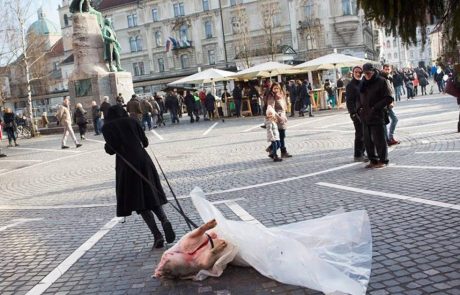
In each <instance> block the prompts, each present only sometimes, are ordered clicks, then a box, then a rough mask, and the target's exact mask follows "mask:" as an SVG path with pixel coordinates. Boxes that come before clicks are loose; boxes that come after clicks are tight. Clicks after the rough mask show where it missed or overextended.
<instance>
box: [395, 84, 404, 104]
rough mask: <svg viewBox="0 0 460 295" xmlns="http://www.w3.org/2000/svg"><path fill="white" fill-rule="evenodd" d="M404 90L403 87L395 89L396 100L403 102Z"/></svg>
mask: <svg viewBox="0 0 460 295" xmlns="http://www.w3.org/2000/svg"><path fill="white" fill-rule="evenodd" d="M403 89H404V88H403V86H402V85H400V86H396V87H395V100H396V101H401V95H402V91H403Z"/></svg>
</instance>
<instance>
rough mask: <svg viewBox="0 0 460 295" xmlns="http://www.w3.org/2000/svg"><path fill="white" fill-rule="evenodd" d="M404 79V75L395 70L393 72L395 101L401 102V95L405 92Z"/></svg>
mask: <svg viewBox="0 0 460 295" xmlns="http://www.w3.org/2000/svg"><path fill="white" fill-rule="evenodd" d="M403 86H404V77H403V74H402V73H401V72H400V71H399V70H397V69H395V70H394V72H393V87H394V89H395V101H401V95H402V92H403V89H404V88H403Z"/></svg>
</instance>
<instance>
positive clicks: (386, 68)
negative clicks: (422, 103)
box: [382, 64, 401, 146]
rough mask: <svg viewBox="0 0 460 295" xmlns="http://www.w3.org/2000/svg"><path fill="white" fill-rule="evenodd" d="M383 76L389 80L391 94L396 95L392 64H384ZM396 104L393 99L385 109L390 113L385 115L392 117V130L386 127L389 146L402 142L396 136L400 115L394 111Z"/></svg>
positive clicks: (386, 138)
mask: <svg viewBox="0 0 460 295" xmlns="http://www.w3.org/2000/svg"><path fill="white" fill-rule="evenodd" d="M382 77H383V78H385V80H387V83H388V87H389V89H390V92H391V96H392V97H394V96H395V89H394V87H393V77H392V75H391V66H390V65H389V64H384V65H383V70H382ZM394 105H395V102H394V101H393V102H392V103H390V104H389V105H388V107H387V108H386V109H384V112H387V113H388V114H384V115H388V118H389V119H390V130H387V128H386V127H385V140H386V141H387V144H388V146H392V145H395V144H400V143H401V142H400V141H399V140H396V139H395V138H394V133H395V129H396V125H397V124H398V117H397V116H396V113H395V112H394ZM384 119H386V118H384ZM385 123H386V122H385ZM387 125H388V124H387Z"/></svg>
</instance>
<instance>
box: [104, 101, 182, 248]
mask: <svg viewBox="0 0 460 295" xmlns="http://www.w3.org/2000/svg"><path fill="white" fill-rule="evenodd" d="M102 134H103V135H104V139H105V141H106V144H105V151H106V152H107V153H108V154H109V155H113V154H115V153H117V156H116V168H115V170H116V193H117V216H129V215H131V213H132V212H133V211H136V212H137V213H138V214H140V215H141V216H142V218H143V219H144V221H145V223H146V224H147V226H148V227H149V228H150V231H151V232H152V234H153V237H154V247H155V248H161V247H163V244H164V239H163V235H162V234H161V232H160V230H159V229H158V227H157V225H156V223H155V219H154V217H153V214H152V211H153V212H154V213H155V215H156V216H157V217H158V219H159V220H160V222H161V224H162V227H163V230H164V233H165V236H166V242H168V243H172V242H173V241H174V240H175V238H176V235H175V233H174V231H173V229H172V226H171V223H170V222H169V220H168V218H167V217H166V214H165V212H164V210H163V208H162V206H163V205H164V204H166V203H167V202H168V201H167V199H166V195H165V193H164V191H163V187H162V186H161V182H160V178H159V176H158V173H157V170H156V168H155V166H154V164H153V162H152V159H151V158H150V156H149V155H148V154H147V152H146V151H145V149H144V148H145V147H147V146H148V144H149V141H148V139H147V137H146V136H145V133H144V131H143V130H142V127H141V125H140V124H139V122H138V121H136V120H135V119H133V118H130V117H129V116H128V114H127V113H126V111H125V110H124V109H123V107H121V106H119V105H114V106H111V107H110V108H109V111H108V114H107V118H105V124H104V126H103V127H102ZM127 162H128V163H129V164H130V165H128V164H127ZM130 166H133V167H134V168H135V169H136V170H137V172H136V171H135V170H134V169H133V167H130ZM138 173H140V174H141V175H143V176H144V177H145V178H146V179H148V182H147V181H146V180H145V179H143V177H141V176H140V175H139V174H138Z"/></svg>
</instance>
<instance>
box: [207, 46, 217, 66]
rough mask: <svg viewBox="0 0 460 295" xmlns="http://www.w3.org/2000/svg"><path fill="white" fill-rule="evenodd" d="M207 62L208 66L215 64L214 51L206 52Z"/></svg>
mask: <svg viewBox="0 0 460 295" xmlns="http://www.w3.org/2000/svg"><path fill="white" fill-rule="evenodd" d="M208 61H209V64H210V65H215V64H216V53H215V52H214V50H208Z"/></svg>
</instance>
